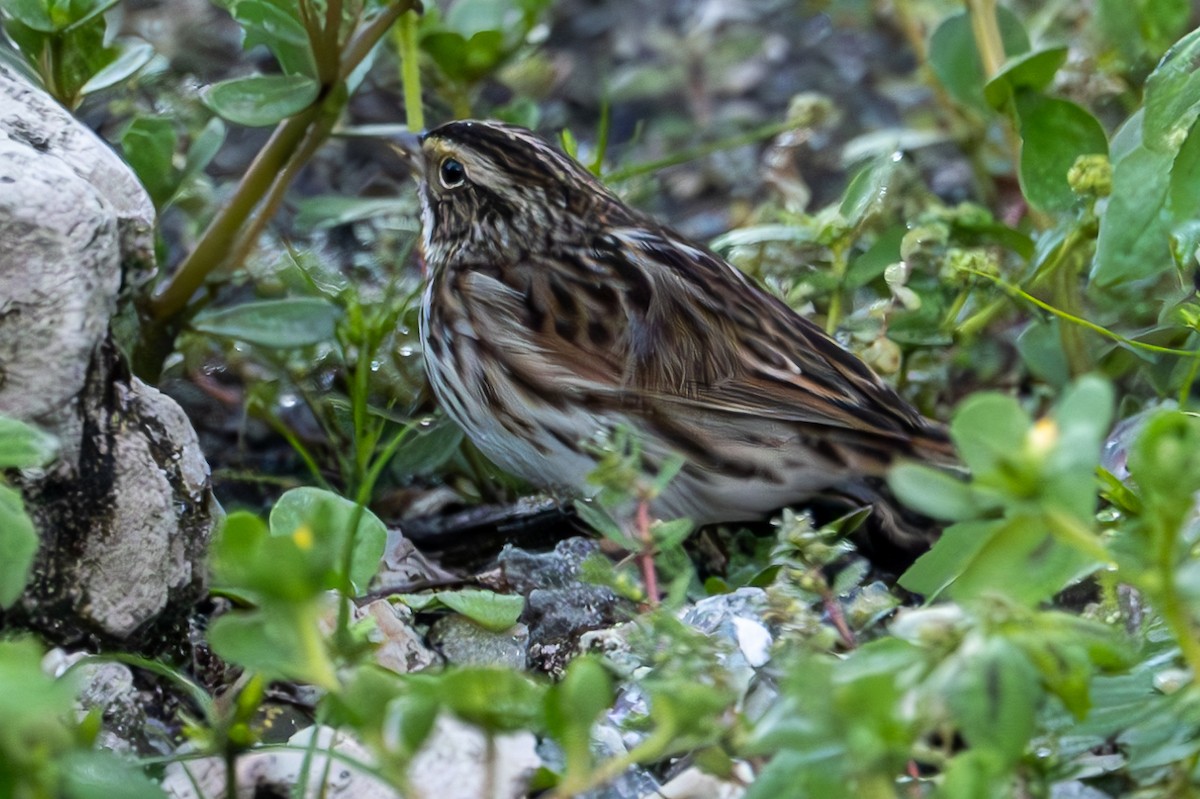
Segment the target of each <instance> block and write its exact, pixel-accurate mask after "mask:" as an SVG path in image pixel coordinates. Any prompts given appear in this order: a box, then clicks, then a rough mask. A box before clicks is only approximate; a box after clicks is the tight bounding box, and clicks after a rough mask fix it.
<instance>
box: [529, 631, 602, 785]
mask: <svg viewBox="0 0 1200 799" xmlns="http://www.w3.org/2000/svg"><path fill="white" fill-rule="evenodd" d="M612 702H613V684H612V678H611V677H610V676H609V674H608V670H607V669H605V668H604V666H603V665H602V664H601V662H600V660H599V659H598V658H596V657H593V656H587V655H584V656H582V657H577V658H575V659H573V660H572V661H571V663H570V665H568V666H567V671H566V674H564V675H563V678H562V680H561V681H560V682H559V683H558V684H557V685H553V686H551V687H550V689H549V690H548V691H547V692H546V696H545V702H544V712H545V716H546V728H547V730H548V731H549V733H550V735H551V736H552V737H553V738H554V740H555V741H557V742H558V745H559V746H560V747H562V750H563V754H564V756H565V758H566V761H567V763H566V765H567V768H566V772H567V779H568V780H570V779H572V778H574V779H580V780H581V779H582V778H584V777H586V775H587V773H588V771H589V770H590V769H591V765H592V756H591V738H592V736H591V730H592V726H593V725H594V724H595V723H596V719H598V718H599V717H600V714H601V713H603V712H604V711H606V710H607V709H608V708H609V706H611V705H612Z"/></svg>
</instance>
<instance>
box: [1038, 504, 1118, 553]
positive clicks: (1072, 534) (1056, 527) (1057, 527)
mask: <svg viewBox="0 0 1200 799" xmlns="http://www.w3.org/2000/svg"><path fill="white" fill-rule="evenodd" d="M1042 518H1043V520H1044V521H1045V522H1046V525H1047V526H1048V527H1049V528H1050V532H1051V534H1053V535H1054V536H1055V537H1056V538H1058V539H1059V540H1060V541H1062V542H1063V543H1065V544H1067V545H1068V546H1070V547H1071V548H1072V549H1076V550H1078V551H1080V552H1082V553H1084V554H1085V555H1087V556H1088V557H1089V558H1092V559H1093V560H1096V561H1099V562H1100V563H1103V564H1105V565H1108V566H1111V565H1113V564H1114V561H1113V557H1112V555H1111V554H1109V551H1108V549H1106V548H1105V546H1104V544H1103V543H1102V542H1101V541H1100V538H1099V536H1097V535H1096V534H1095V532H1093V531H1092V530H1090V529H1089V528H1088V527H1087V526H1086V525H1084V524H1082V523H1081V522H1080V521H1079V520H1078V519H1076V518H1075V517H1074V516H1071V515H1070V514H1068V513H1063V512H1062V511H1058V510H1047V511H1045V512H1044V513H1043V514H1042Z"/></svg>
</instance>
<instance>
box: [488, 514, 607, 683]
mask: <svg viewBox="0 0 1200 799" xmlns="http://www.w3.org/2000/svg"><path fill="white" fill-rule="evenodd" d="M596 548H597V544H596V542H595V541H592V540H590V539H586V538H568V539H566V540H564V541H560V542H559V543H558V545H557V546H555V547H554V551H552V552H545V553H531V552H526V551H524V550H521V549H515V548H512V547H506V548H505V549H504V551H503V552H501V553H500V556H499V558H498V559H497V560H498V561H499V566H500V573H501V576H502V579H503V582H504V584H505V585H506V586H507V587H508V588H509V589H510V590H514V591H517V592H519V593H522V594H525V595H526V596H525V614H524V616H523V617H522V619H523V620H524V622H525V623H526V624H527V625H528V626H529V638H530V644H529V664H530V667H531V668H534V669H538V670H541V671H546V672H549V673H552V674H557V673H560V672H561V670H562V669H563V668H564V667H565V666H566V663H567V662H568V661H569V660H570V659H571V657H572V656H573V655H574V654H575V652H576V649H577V643H578V641H579V637H580V636H581V635H582V634H584V633H585V632H587V631H589V630H597V629H601V628H603V627H608V626H610V625H612V624H613V623H615V622H616V621H617V619H618V616H619V613H618V608H619V607H620V600H619V599H618V598H617V596H616V595H615V594H614V593H613V592H612V591H611V590H609V589H607V588H604V587H602V586H598V585H591V584H589V583H583V582H580V580H579V567H580V564H582V563H583V561H584V560H585V559H586V558H587V557H588V556H589V555H591V554H592V553H593V552H595V551H596Z"/></svg>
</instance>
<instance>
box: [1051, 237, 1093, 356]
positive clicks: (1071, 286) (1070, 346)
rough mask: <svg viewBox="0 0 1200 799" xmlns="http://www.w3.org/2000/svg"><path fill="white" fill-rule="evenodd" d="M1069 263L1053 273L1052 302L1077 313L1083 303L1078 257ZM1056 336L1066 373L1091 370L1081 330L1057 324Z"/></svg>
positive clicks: (1073, 313) (1068, 311) (1069, 311)
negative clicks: (1065, 267) (1080, 290)
mask: <svg viewBox="0 0 1200 799" xmlns="http://www.w3.org/2000/svg"><path fill="white" fill-rule="evenodd" d="M1070 263H1071V264H1072V268H1069V269H1058V270H1057V271H1055V273H1054V288H1053V295H1054V302H1055V304H1056V305H1057V306H1058V307H1059V308H1061V309H1062V310H1064V311H1066V312H1067V313H1070V314H1072V315H1078V313H1079V312H1080V311H1081V310H1082V305H1083V298H1082V297H1081V296H1080V293H1079V273H1078V269H1079V266H1078V264H1079V258H1078V257H1073V258H1071V259H1070ZM1058 336H1059V342H1060V343H1061V344H1062V349H1063V354H1064V355H1066V358H1067V371H1068V373H1070V375H1071V376H1072V377H1078V376H1079V375H1082V374H1086V373H1087V372H1089V371H1091V369H1092V359H1091V357H1090V355H1089V353H1088V350H1087V345H1086V344H1085V342H1084V340H1083V331H1082V330H1081V329H1080V328H1078V327H1076V326H1075V325H1059V327H1058Z"/></svg>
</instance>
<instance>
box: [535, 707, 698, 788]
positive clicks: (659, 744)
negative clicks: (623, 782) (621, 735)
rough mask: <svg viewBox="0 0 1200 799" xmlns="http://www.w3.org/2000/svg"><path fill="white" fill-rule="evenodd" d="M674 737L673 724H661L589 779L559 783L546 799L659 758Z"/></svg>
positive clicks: (594, 784)
mask: <svg viewBox="0 0 1200 799" xmlns="http://www.w3.org/2000/svg"><path fill="white" fill-rule="evenodd" d="M674 737H675V730H674V729H673V727H672V726H671V725H668V724H660V725H659V726H658V727H656V728H655V729H654V731H653V732H651V733H650V735H648V736H647V737H646V738H645V739H643V740H642V742H641V743H640V744H638V745H637V746H635V747H634V748H633V749H631V750H630V751H628V752H626V753H625V754H624V755H620V756H618V757H614V758H612V759H611V760H606V761H604V762H603V763H601V764H600V765H599V766H597V767H596V769H595V770H593V771H592V773H591V774H589V775H588V776H587V779H584V780H580V781H579V782H578V783H576V784H566V783H564V784H562V785H559V786H558V787H557V788H555V789H554V790H553V791H552V792H551V793H550V794H549V795H548V796H547V797H546V799H568V798H569V797H572V796H578V795H579V794H581V793H586V792H588V791H590V790H593V789H595V788H599V787H600V786H602V785H605V784H607V783H609V782H612V781H613V780H615V779H616V778H617V777H619V776H621V774H622V772H624V771H625V770H626V769H627V768H629V767H630V766H632V765H635V764H637V763H641V762H649V761H651V760H654V759H657V758H658V757H659V756H660V755H661V753H662V752H664V751H666V748H667V746H669V745H670V743H671V739H672V738H674Z"/></svg>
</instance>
